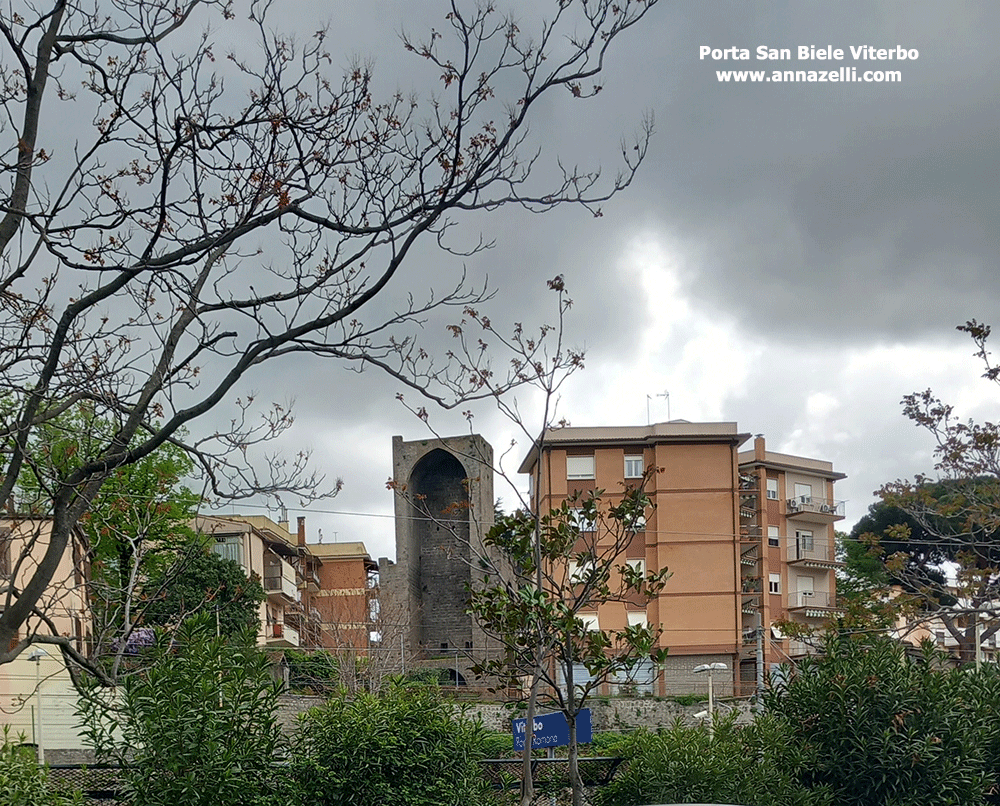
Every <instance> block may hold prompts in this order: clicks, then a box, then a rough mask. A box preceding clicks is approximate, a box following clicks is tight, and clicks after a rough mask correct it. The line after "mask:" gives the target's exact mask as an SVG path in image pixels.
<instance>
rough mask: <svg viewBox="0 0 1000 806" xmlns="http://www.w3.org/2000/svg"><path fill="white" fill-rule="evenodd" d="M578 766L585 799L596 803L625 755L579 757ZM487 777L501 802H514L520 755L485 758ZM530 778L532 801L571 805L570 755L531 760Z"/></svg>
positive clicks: (546, 805)
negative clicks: (616, 756)
mask: <svg viewBox="0 0 1000 806" xmlns="http://www.w3.org/2000/svg"><path fill="white" fill-rule="evenodd" d="M577 761H578V768H579V770H580V777H581V778H582V779H583V786H584V790H583V799H584V803H588V804H589V803H594V802H595V801H596V798H595V797H594V796H595V793H596V791H597V789H598V788H599V787H602V786H604V785H606V784H607V783H608V782H609V781H610V780H611V779H612V778H613V777H614V775H615V773H616V772H617V771H618V767H619V766H620V765H621V764H622V762H623V761H624V759H621V758H611V757H604V756H602V757H596V758H580V759H578V760H577ZM479 763H480V766H481V767H482V769H483V775H484V777H485V778H486V780H487V781H488V782H489V783H490V784H492V786H493V789H494V790H496V795H497V801H498V803H499V804H500V806H513V805H514V804H517V803H518V801H519V800H520V798H521V769H522V768H521V759H512V758H501V759H496V758H495V759H486V760H485V761H481V762H479ZM531 779H532V782H533V784H534V788H535V797H534V799H533V800H532V803H533V804H537V805H538V806H571V804H572V803H573V792H572V790H571V789H570V784H569V759H566V758H536V759H533V760H532V762H531Z"/></svg>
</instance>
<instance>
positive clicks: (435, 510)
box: [408, 448, 472, 653]
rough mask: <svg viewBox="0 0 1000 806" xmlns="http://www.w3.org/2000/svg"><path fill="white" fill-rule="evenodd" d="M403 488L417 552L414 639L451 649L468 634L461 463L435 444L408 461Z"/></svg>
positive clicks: (466, 539)
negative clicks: (417, 602) (417, 608)
mask: <svg viewBox="0 0 1000 806" xmlns="http://www.w3.org/2000/svg"><path fill="white" fill-rule="evenodd" d="M408 490H409V492H410V495H411V498H410V510H411V515H412V517H413V518H414V521H413V523H414V528H413V533H414V535H415V537H416V543H417V546H418V553H419V558H420V559H419V562H420V572H419V590H420V621H421V630H420V633H421V637H420V641H421V644H422V645H423V647H424V648H425V650H426V651H428V652H430V653H434V652H454V651H455V650H456V649H457V648H459V647H464V646H466V643H467V642H470V641H471V640H472V622H471V619H470V617H469V616H468V615H467V614H466V612H465V610H466V605H467V601H468V594H467V593H466V588H467V585H468V583H469V582H470V580H471V578H472V574H471V567H470V560H471V552H470V549H469V526H470V513H469V490H468V478H467V476H466V473H465V468H464V467H462V463H461V462H459V461H458V459H456V458H455V456H453V455H452V454H450V453H448V452H447V451H444V450H441V449H440V448H437V449H435V450H433V451H431V452H430V453H428V454H427V455H426V456H424V457H423V458H422V459H420V461H419V462H417V464H416V465H415V466H414V468H413V472H412V473H411V474H410V479H409V484H408Z"/></svg>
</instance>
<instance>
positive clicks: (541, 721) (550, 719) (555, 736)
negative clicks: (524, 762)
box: [510, 708, 594, 750]
mask: <svg viewBox="0 0 1000 806" xmlns="http://www.w3.org/2000/svg"><path fill="white" fill-rule="evenodd" d="M510 727H511V730H512V731H513V733H514V749H515V750H524V737H525V736H526V735H527V731H528V721H527V720H526V719H512V720H511V723H510ZM533 731H534V735H533V736H532V737H531V747H532V748H533V749H534V748H538V747H565V746H566V745H568V744H569V724H568V723H567V722H566V717H565V715H563V713H562V712H561V711H557V712H555V713H553V714H537V715H536V716H535V719H534V724H533ZM593 738H594V729H593V727H591V722H590V709H589V708H584V709H583V710H582V711H580V713H579V714H577V715H576V742H577V744H587V743H588V742H590V741H592V740H593Z"/></svg>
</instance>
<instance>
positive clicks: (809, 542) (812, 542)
mask: <svg viewBox="0 0 1000 806" xmlns="http://www.w3.org/2000/svg"><path fill="white" fill-rule="evenodd" d="M795 546H796V548H797V549H799V551H814V550H815V548H816V535H815V534H814V533H813V531H812V530H811V529H796V530H795Z"/></svg>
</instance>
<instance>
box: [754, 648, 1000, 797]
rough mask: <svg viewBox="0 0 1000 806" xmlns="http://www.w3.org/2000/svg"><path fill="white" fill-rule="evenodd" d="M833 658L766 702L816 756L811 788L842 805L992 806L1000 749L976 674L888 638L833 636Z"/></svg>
mask: <svg viewBox="0 0 1000 806" xmlns="http://www.w3.org/2000/svg"><path fill="white" fill-rule="evenodd" d="M825 652H826V655H825V657H822V658H819V659H816V660H807V661H804V662H802V663H801V664H800V665H799V669H798V671H797V672H796V673H795V674H794V675H793V676H792V677H791V678H790V679H789V681H788V682H787V684H786V685H784V686H782V687H781V688H780V689H778V690H773V691H771V692H770V693H769V694H768V695H767V697H766V704H767V706H768V708H769V709H770V710H772V711H773V712H774V713H775V714H777V715H778V716H779V717H780V718H781V719H782V720H783V721H784V722H785V724H786V725H787V727H788V729H789V730H790V731H791V732H792V734H793V736H794V739H795V742H796V744H798V745H801V746H803V747H805V748H807V749H808V751H809V752H810V764H809V766H808V767H807V768H806V769H805V770H804V771H803V776H802V780H803V782H804V783H805V784H806V785H808V786H825V787H828V788H829V789H830V790H831V791H832V792H833V794H834V796H835V797H836V801H837V803H838V804H843V805H844V806H881V804H886V806H890V805H891V806H936V805H937V804H940V805H941V806H945V804H961V805H962V806H975V804H980V803H983V802H984V796H985V793H986V791H987V789H988V787H989V785H990V769H989V762H988V760H987V757H988V753H989V752H990V751H989V750H988V748H989V747H990V746H992V747H993V748H994V749H993V751H992V752H996V748H998V747H1000V737H998V736H997V733H996V731H997V728H996V722H997V701H996V700H995V699H994V700H992V701H989V702H988V701H986V697H987V696H988V695H989V687H988V686H987V684H986V683H985V681H984V682H983V683H981V684H978V685H979V690H980V693H979V695H976V694H975V691H976V688H977V683H976V681H973V680H971V679H970V675H974V674H975V673H974V672H971V671H969V670H965V669H957V670H956V669H949V668H946V667H945V666H944V665H943V662H942V658H941V657H940V656H939V655H937V654H936V653H935V652H934V651H933V650H932V649H931V648H929V647H928V648H926V649H925V651H924V654H923V656H922V657H916V658H914V657H912V656H911V655H909V654H907V653H906V652H905V651H904V649H903V648H902V647H901V646H899V645H898V644H896V643H893V642H891V641H889V640H887V639H882V638H875V637H872V638H868V639H866V640H865V641H864V642H863V643H862V642H859V641H857V640H852V639H849V638H844V637H839V636H831V637H830V638H829V639H828V640H827V643H826V645H825ZM994 691H996V689H994ZM977 696H978V699H977ZM990 696H992V695H990ZM994 758H995V757H994ZM994 763H995V762H994ZM994 772H995V767H994ZM994 780H995V779H994Z"/></svg>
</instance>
